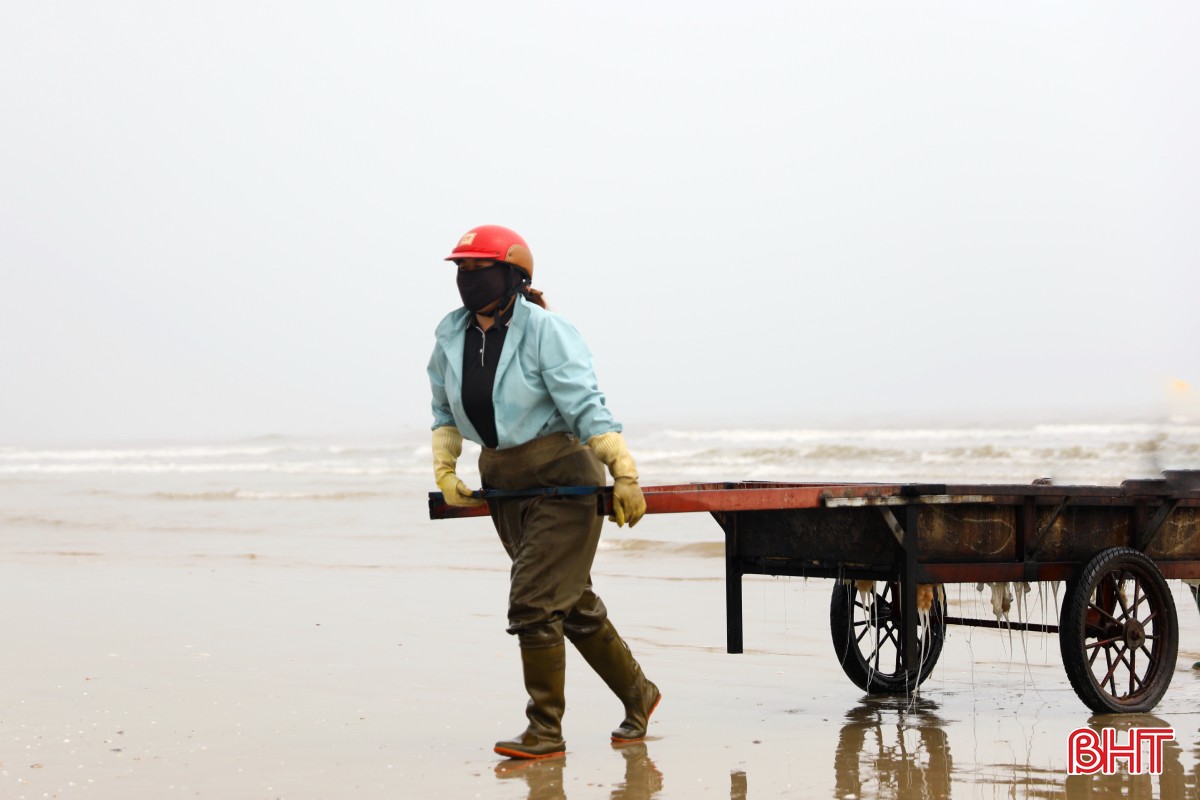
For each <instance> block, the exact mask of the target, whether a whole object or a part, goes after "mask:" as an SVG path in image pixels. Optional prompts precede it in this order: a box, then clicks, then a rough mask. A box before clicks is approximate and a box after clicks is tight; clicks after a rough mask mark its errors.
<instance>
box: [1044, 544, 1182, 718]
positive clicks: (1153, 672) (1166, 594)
mask: <svg viewBox="0 0 1200 800" xmlns="http://www.w3.org/2000/svg"><path fill="white" fill-rule="evenodd" d="M1114 572H1125V573H1129V574H1130V575H1131V576H1133V577H1135V578H1137V579H1138V581H1139V583H1140V584H1141V585H1142V587H1143V588H1144V589H1145V590H1146V591H1144V592H1143V594H1144V595H1145V596H1146V597H1147V598H1149V599H1150V600H1151V601H1152V602H1151V604H1150V605H1149V608H1150V610H1151V613H1153V611H1154V609H1155V608H1158V610H1159V611H1160V612H1161V613H1163V614H1164V616H1165V620H1164V621H1163V625H1162V628H1163V629H1162V630H1161V631H1160V630H1159V626H1158V625H1157V624H1156V625H1155V627H1154V633H1155V635H1157V636H1159V638H1158V639H1156V640H1153V642H1152V647H1151V652H1152V653H1155V656H1156V658H1157V662H1156V663H1155V665H1154V666H1152V667H1151V668H1150V670H1149V671H1147V673H1146V681H1145V684H1144V686H1143V688H1141V689H1139V690H1138V691H1137V692H1135V693H1133V694H1130V695H1125V696H1124V697H1118V696H1116V695H1114V694H1113V693H1111V692H1109V691H1107V690H1106V689H1105V688H1104V687H1103V686H1101V685H1100V681H1099V680H1098V679H1097V678H1096V676H1095V675H1094V674H1093V672H1092V668H1091V665H1089V664H1088V653H1087V646H1086V639H1085V628H1084V624H1085V621H1086V618H1087V611H1088V608H1089V607H1090V606H1091V600H1092V595H1093V593H1094V592H1095V590H1096V587H1097V586H1098V585H1099V584H1100V582H1101V581H1102V580H1104V579H1105V578H1107V577H1108V576H1110V575H1111V574H1112V573H1114ZM1159 607H1161V608H1159ZM1114 610H1116V609H1115V608H1114ZM1123 616H1124V615H1123ZM1134 617H1135V619H1136V618H1137V614H1136V609H1135V614H1134ZM1091 638H1093V639H1095V638H1097V637H1096V636H1092V637H1091ZM1058 644H1059V650H1060V651H1061V652H1062V659H1063V667H1064V669H1065V670H1066V672H1067V679H1068V680H1070V681H1071V688H1073V689H1074V690H1075V694H1077V695H1078V696H1079V699H1080V700H1082V701H1083V703H1084V705H1086V706H1087V707H1088V708H1090V709H1091V710H1092V711H1094V712H1096V713H1097V714H1126V713H1143V712H1147V711H1150V710H1151V709H1152V708H1154V707H1155V706H1156V705H1158V702H1159V701H1160V700H1161V699H1162V697H1163V695H1164V694H1166V691H1167V687H1169V686H1170V685H1171V677H1172V676H1173V674H1174V672H1175V661H1176V658H1177V657H1178V652H1179V618H1178V616H1177V615H1176V613H1175V600H1174V598H1172V596H1171V589H1170V587H1169V586H1168V585H1167V581H1166V579H1165V578H1163V576H1162V573H1161V572H1159V571H1158V567H1156V566H1155V565H1154V562H1153V561H1151V560H1150V559H1149V558H1148V557H1147V556H1146V555H1145V554H1143V553H1141V552H1139V551H1137V550H1134V549H1133V548H1131V547H1111V548H1109V549H1108V550H1103V551H1101V552H1100V553H1098V554H1097V555H1096V556H1095V557H1093V558H1092V560H1091V561H1089V562H1088V563H1087V566H1085V567H1084V568H1083V571H1082V572H1081V573H1079V575H1078V577H1077V579H1073V580H1072V581H1071V584H1070V585H1069V590H1068V592H1067V596H1066V597H1065V598H1064V599H1063V608H1062V615H1061V617H1060V619H1059V632H1058ZM1096 657H1097V659H1098V658H1099V654H1098V653H1097V656H1096ZM1135 663H1136V659H1135ZM1123 682H1124V681H1122V683H1123Z"/></svg>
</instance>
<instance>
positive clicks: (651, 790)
mask: <svg viewBox="0 0 1200 800" xmlns="http://www.w3.org/2000/svg"><path fill="white" fill-rule="evenodd" d="M613 750H615V751H616V752H618V753H620V754H621V756H622V758H623V759H624V761H625V775H624V777H623V779H622V780H620V781H618V782H616V783H615V784H614V785H613V789H612V792H611V793H610V794H609V798H610V800H649V798H651V797H654V796H655V795H656V794H658V793H659V792H660V791H661V790H662V788H663V776H662V773H661V772H659V770H658V767H657V766H655V764H654V761H653V760H652V759H651V758H650V754H649V752H647V750H646V744H645V742H633V743H630V744H622V745H617V744H614V745H613ZM566 765H567V757H566V756H563V757H562V758H549V759H545V760H542V761H502V762H500V763H499V764H497V765H496V777H497V778H499V779H500V780H513V779H519V780H523V781H525V784H526V786H527V787H528V790H529V795H528V800H566V797H567V795H566V790H565V789H564V787H563V769H564V768H565V767H566ZM742 797H743V798H744V797H745V792H743V793H742Z"/></svg>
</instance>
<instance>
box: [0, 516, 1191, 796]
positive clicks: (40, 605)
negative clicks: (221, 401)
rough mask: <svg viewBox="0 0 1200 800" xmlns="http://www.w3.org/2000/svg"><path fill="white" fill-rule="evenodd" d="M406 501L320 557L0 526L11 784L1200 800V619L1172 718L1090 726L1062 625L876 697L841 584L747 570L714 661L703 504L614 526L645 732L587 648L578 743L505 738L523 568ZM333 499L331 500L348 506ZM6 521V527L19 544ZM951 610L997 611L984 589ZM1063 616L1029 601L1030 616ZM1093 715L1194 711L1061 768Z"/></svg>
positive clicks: (296, 550) (570, 719)
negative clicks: (1165, 733) (614, 734)
mask: <svg viewBox="0 0 1200 800" xmlns="http://www.w3.org/2000/svg"><path fill="white" fill-rule="evenodd" d="M381 512H382V513H381V515H380V516H381V518H382V517H390V516H391V515H392V514H394V513H401V515H402V518H404V519H407V520H411V524H408V525H407V527H406V529H405V531H404V532H403V533H402V534H399V535H398V534H395V533H393V532H391V531H389V530H386V529H384V528H375V527H372V526H360V527H359V528H358V530H366V529H367V528H370V530H371V531H372V532H371V533H361V535H356V536H354V537H350V538H348V539H346V540H343V541H336V540H335V541H333V542H329V543H326V546H323V547H321V546H317V545H316V544H314V543H312V542H310V541H309V540H307V539H305V538H304V537H302V536H301V537H300V538H295V537H290V536H288V535H286V534H285V533H283V532H278V531H276V532H267V533H265V534H258V535H251V534H249V533H246V534H242V535H235V534H230V535H229V536H227V537H223V538H222V537H210V539H209V540H208V541H207V543H206V545H205V547H204V548H203V551H202V552H200V548H198V547H197V545H196V541H195V539H194V537H171V536H168V535H153V536H152V535H135V534H132V533H131V534H130V535H128V536H114V535H112V532H111V531H89V530H88V529H86V528H79V527H73V526H71V525H69V524H61V525H58V526H49V525H43V526H39V527H36V528H33V527H31V528H28V529H26V528H20V529H18V530H15V531H10V532H9V533H6V535H5V537H4V539H3V540H2V542H0V607H2V608H3V609H4V624H3V631H4V647H3V650H2V654H0V797H2V798H16V799H22V798H43V797H55V798H75V797H89V798H130V797H134V798H143V797H145V798H169V797H206V798H207V797H211V798H344V797H363V798H397V797H402V798H427V797H437V798H442V797H445V798H474V797H478V798H507V799H510V800H516V799H517V798H521V799H524V798H539V799H541V798H574V799H575V800H580V799H581V798H649V797H662V798H697V797H711V798H726V797H728V798H747V797H749V798H759V797H812V796H815V797H837V798H873V797H905V798H907V797H916V798H926V797H928V798H935V797H954V798H960V797H970V798H974V797H980V798H992V797H1070V798H1076V797H1079V798H1082V797H1085V796H1090V795H1091V794H1092V793H1094V792H1096V791H1113V792H1123V793H1124V796H1130V797H1172V798H1174V797H1197V796H1200V792H1198V789H1197V786H1198V775H1197V759H1198V755H1200V754H1198V744H1197V742H1198V738H1200V737H1198V734H1197V731H1198V729H1200V672H1194V671H1193V670H1192V669H1191V664H1192V662H1193V661H1195V660H1198V659H1200V615H1198V614H1197V612H1196V610H1195V606H1194V604H1193V603H1192V601H1191V599H1190V597H1189V596H1188V595H1187V593H1186V591H1184V589H1183V587H1181V586H1180V585H1179V584H1178V583H1176V584H1174V589H1175V594H1176V602H1177V604H1178V606H1179V610H1180V622H1181V646H1180V656H1179V662H1178V666H1177V669H1176V674H1175V678H1174V681H1173V683H1172V686H1171V688H1170V690H1169V691H1168V693H1167V695H1166V698H1165V700H1164V701H1163V703H1162V704H1161V705H1160V706H1159V708H1158V709H1157V710H1156V712H1155V714H1154V715H1153V716H1148V715H1137V716H1129V717H1121V718H1113V717H1109V718H1105V719H1103V720H1100V719H1099V718H1095V719H1093V718H1091V716H1090V713H1089V712H1088V710H1087V709H1086V708H1085V707H1084V706H1083V705H1082V703H1081V702H1080V701H1079V700H1078V699H1077V698H1076V696H1075V694H1074V693H1073V692H1072V690H1071V688H1070V686H1069V684H1068V682H1067V679H1066V676H1065V674H1064V672H1063V669H1062V665H1061V661H1060V656H1059V654H1058V644H1057V640H1056V639H1055V638H1053V637H1050V636H1044V635H1038V634H1027V635H1026V636H1024V637H1022V636H1021V635H1019V634H1016V633H1014V634H1012V636H1011V640H1010V637H1009V635H1008V634H1007V633H1002V632H996V631H988V630H974V629H965V628H954V627H952V628H950V630H949V633H948V638H947V641H946V646H945V649H944V651H943V654H942V656H941V659H940V661H939V663H938V665H937V668H936V669H935V671H934V674H933V675H932V676H931V677H930V679H929V680H928V681H927V682H926V683H925V685H924V686H923V687H922V690H921V692H920V693H919V696H917V697H916V698H890V699H878V698H868V697H866V696H864V695H863V693H862V692H861V691H860V690H858V689H857V688H856V687H855V686H854V685H853V684H851V683H850V681H849V680H848V679H847V678H846V677H845V676H844V675H843V673H842V671H841V669H840V667H839V666H838V664H837V662H836V660H835V658H834V655H833V649H832V646H831V644H830V634H829V618H828V604H829V595H830V591H831V589H832V583H831V582H830V581H824V580H810V581H804V580H802V579H773V578H747V579H745V581H744V598H745V625H746V628H745V641H746V652H745V653H744V654H742V655H729V654H726V653H725V651H724V642H725V617H724V583H723V561H722V560H721V559H720V557H719V556H718V555H716V554H717V553H719V551H720V549H719V547H718V546H717V544H716V543H717V542H718V541H719V540H720V531H719V529H718V528H717V527H716V525H715V523H713V522H712V521H711V520H710V519H707V518H705V517H703V516H699V515H697V516H694V517H691V518H686V519H685V518H683V517H671V518H667V517H656V518H648V519H647V521H646V522H645V523H643V525H641V526H639V527H638V528H637V530H636V532H633V533H631V532H629V531H628V530H624V531H618V530H617V529H616V528H615V527H613V526H606V533H605V536H606V543H605V546H604V549H602V551H601V553H600V555H599V557H598V559H597V563H596V568H595V573H594V578H595V582H596V585H597V588H598V590H599V592H600V593H601V595H602V596H603V597H604V598H605V600H606V602H607V603H608V605H609V608H610V612H611V616H612V619H613V620H614V622H615V624H616V625H617V627H618V628H619V629H620V630H621V631H622V632H623V633H624V634H625V635H626V637H627V639H628V640H629V642H630V644H631V646H632V647H633V648H634V650H635V652H636V654H637V655H638V657H639V659H640V660H641V661H642V664H643V666H644V667H645V670H646V672H647V674H648V675H649V676H650V677H651V678H652V679H654V680H655V681H656V682H657V683H658V684H659V685H660V686H661V688H662V690H663V692H664V700H663V703H662V705H661V707H660V708H659V710H658V712H657V713H656V715H655V717H654V719H653V721H652V724H651V728H650V732H651V735H650V736H649V738H648V739H647V740H646V741H645V742H644V743H642V744H636V745H626V746H622V747H615V746H612V745H611V744H610V743H609V741H608V731H609V730H610V729H611V728H612V727H613V726H615V724H616V723H617V722H618V721H619V720H620V717H621V710H620V707H619V706H618V704H617V703H616V701H615V700H614V699H613V698H612V696H611V695H610V694H609V693H608V690H607V689H606V688H605V687H604V686H603V685H602V684H601V683H600V681H599V679H597V678H596V677H595V676H594V675H592V674H591V673H590V672H589V671H587V669H586V667H585V666H584V665H583V664H582V661H581V659H579V658H572V657H571V654H569V656H568V658H569V663H568V675H567V687H568V688H567V691H568V710H567V715H566V718H565V720H564V726H565V731H564V733H565V738H566V740H567V744H568V750H569V752H568V754H567V756H566V757H565V758H562V759H556V760H553V761H551V762H540V763H535V764H519V763H514V762H508V761H503V760H501V759H499V758H498V757H497V756H495V755H494V754H493V753H492V752H491V746H492V743H493V742H494V741H495V740H496V739H498V738H503V737H506V736H509V735H511V734H513V733H515V732H517V731H518V730H520V729H521V728H522V727H523V724H524V719H523V715H522V710H523V705H524V698H523V694H522V690H521V683H520V676H519V661H518V656H517V649H516V642H515V640H513V639H512V637H509V636H508V635H506V634H505V633H504V631H503V628H504V624H505V623H504V619H503V610H504V597H505V593H506V584H507V567H506V564H505V563H504V556H503V554H502V552H501V551H500V549H499V546H498V544H496V543H495V542H494V540H493V538H492V537H493V535H492V534H491V532H490V529H489V528H488V526H487V523H486V521H483V520H463V521H454V522H442V523H430V522H428V521H422V520H421V519H420V514H419V512H420V506H419V503H418V502H417V501H415V500H414V501H412V502H411V503H410V504H407V505H405V507H404V508H403V509H398V508H394V507H389V508H386V509H381ZM339 513H340V512H339ZM9 534H11V535H9ZM948 592H949V598H950V601H951V603H952V604H954V605H955V606H958V607H957V608H955V607H952V612H955V611H957V612H966V613H969V614H975V615H980V616H987V615H989V614H990V607H988V606H987V604H986V601H985V599H984V595H978V594H976V592H975V590H974V587H973V586H962V587H957V586H955V587H950V588H949V590H948ZM1042 613H1043V612H1041V611H1040V610H1038V607H1037V606H1036V605H1035V606H1034V610H1033V611H1032V612H1031V616H1032V617H1033V618H1034V619H1035V620H1036V619H1039V618H1040V615H1041V614H1042ZM1088 724H1093V725H1101V724H1106V725H1118V726H1125V727H1129V726H1147V725H1163V724H1165V725H1168V726H1171V727H1174V729H1175V731H1176V736H1177V739H1178V741H1177V742H1175V743H1172V744H1170V745H1169V746H1168V749H1167V753H1166V770H1165V772H1164V774H1163V775H1162V776H1161V777H1159V776H1155V777H1151V776H1129V775H1127V774H1124V773H1121V774H1118V775H1115V776H1110V777H1092V778H1082V777H1081V778H1071V779H1070V780H1068V778H1067V775H1066V766H1067V765H1066V740H1067V734H1068V733H1069V731H1071V730H1072V729H1074V728H1076V727H1079V726H1084V725H1088Z"/></svg>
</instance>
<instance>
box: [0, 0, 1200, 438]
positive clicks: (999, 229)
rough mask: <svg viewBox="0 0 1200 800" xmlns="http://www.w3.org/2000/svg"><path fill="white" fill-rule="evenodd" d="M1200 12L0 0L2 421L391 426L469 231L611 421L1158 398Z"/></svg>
mask: <svg viewBox="0 0 1200 800" xmlns="http://www.w3.org/2000/svg"><path fill="white" fill-rule="evenodd" d="M1197 41H1200V5H1197V4H1195V3H1191V2H1157V3H1153V4H1140V3H1139V4H1132V3H1114V2H1096V0H1087V2H1062V3H963V2H950V3H936V2H924V3H920V4H911V3H909V4H893V3H888V4H871V3H854V4H850V3H840V2H839V3H832V2H831V3H795V2H787V3H750V2H742V3H711V2H686V3H685V2H656V3H648V2H637V3H633V2H610V3H582V2H578V3H576V2H538V3H528V2H505V3H492V2H486V3H485V2H470V3H462V2H445V1H444V0H443V1H439V2H404V3H383V2H380V3H338V4H334V3H315V2H313V3H298V2H287V3H284V2H278V3H257V2H245V0H239V2H213V3H182V2H176V3H162V2H133V3H131V2H105V3H86V2H75V3H62V2H41V1H39V2H32V1H30V2H9V3H4V4H3V5H2V6H0V107H2V108H3V124H2V125H0V368H2V370H3V376H4V377H3V384H2V387H0V445H4V444H14V443H22V442H27V441H28V442H32V441H52V440H53V441H59V440H62V441H72V440H85V439H87V440H94V439H105V438H131V437H145V438H154V437H171V438H179V437H208V436H243V435H245V436H249V435H259V434H270V433H281V434H315V433H342V432H363V433H382V434H387V433H390V432H396V431H401V430H406V429H411V428H419V427H426V426H427V425H428V422H429V411H428V402H429V401H428V384H427V381H426V377H425V364H426V361H427V359H428V356H429V352H430V348H431V346H432V342H433V339H432V331H433V328H434V326H435V325H436V323H437V322H438V320H439V319H440V318H441V317H442V316H443V315H444V314H445V313H446V312H447V311H449V310H451V309H452V308H454V307H455V306H457V305H458V304H459V302H458V296H457V292H456V289H455V284H454V276H453V267H452V266H450V265H448V264H446V263H444V262H443V261H442V258H443V257H444V256H445V255H447V253H448V252H449V250H450V248H451V247H453V245H454V244H455V242H456V241H457V239H458V237H459V236H460V235H461V234H462V233H463V232H465V231H466V230H467V229H469V228H471V227H473V226H475V225H479V224H483V223H498V224H502V225H507V226H509V227H512V228H514V229H516V230H517V231H519V232H520V233H521V234H522V235H523V236H524V237H525V238H526V240H527V241H528V242H529V244H530V246H531V249H532V251H533V254H534V258H535V261H536V272H535V281H534V283H535V285H536V286H538V287H540V288H541V289H542V290H543V291H545V293H546V298H547V299H548V300H549V301H550V303H551V305H552V307H553V308H554V309H555V310H557V311H558V312H560V313H562V314H564V315H565V316H567V317H568V318H569V319H570V320H571V321H572V322H574V323H575V325H576V326H577V327H578V328H579V329H580V330H581V331H582V332H583V334H584V336H585V338H586V339H587V341H588V343H589V344H590V346H591V348H592V350H593V351H594V353H595V356H596V363H597V371H598V375H599V378H600V382H601V386H602V388H604V390H605V391H606V393H607V394H608V397H609V404H610V406H611V407H612V408H613V409H614V411H615V412H616V414H617V416H618V418H620V419H622V420H624V421H625V422H626V424H627V427H628V426H630V425H657V424H663V423H669V424H673V425H678V424H683V423H687V424H705V423H708V424H720V425H727V424H728V425H732V424H739V425H756V426H765V425H774V424H788V425H804V424H820V423H822V422H824V421H828V420H833V419H841V420H854V419H863V420H866V419H870V420H873V421H874V422H888V421H896V422H897V423H899V422H900V421H902V420H905V419H909V418H923V419H934V420H936V419H939V418H943V419H952V418H954V419H958V418H977V419H984V418H988V419H991V418H996V417H999V416H1005V415H1010V416H1026V417H1029V416H1033V417H1037V416H1039V415H1040V416H1053V417H1054V418H1055V419H1063V418H1066V419H1080V420H1093V419H1099V418H1108V417H1114V416H1122V415H1126V416H1128V415H1134V416H1143V417H1144V416H1153V415H1156V414H1161V413H1164V408H1165V405H1166V403H1167V399H1168V397H1169V395H1170V392H1171V387H1172V386H1174V387H1175V392H1176V394H1177V395H1178V394H1179V392H1180V391H1183V392H1184V393H1186V392H1187V391H1188V390H1187V389H1186V387H1187V386H1188V385H1190V386H1192V387H1196V388H1200V355H1198V350H1197V341H1198V340H1200V321H1198V320H1200V313H1198V310H1197V306H1198V299H1200V263H1198V262H1200V256H1198V254H1200V147H1197V144H1196V143H1197V142H1200V91H1197V88H1196V87H1197V79H1198V78H1200V48H1198V47H1197V46H1196V42H1197ZM1181 381H1182V382H1184V383H1179V382H1181ZM1172 382H1175V383H1172ZM1181 387H1183V388H1182V389H1181ZM1196 388H1193V389H1192V390H1191V391H1193V392H1194V391H1196Z"/></svg>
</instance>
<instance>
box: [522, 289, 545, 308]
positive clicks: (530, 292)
mask: <svg viewBox="0 0 1200 800" xmlns="http://www.w3.org/2000/svg"><path fill="white" fill-rule="evenodd" d="M521 294H523V295H525V299H526V300H528V301H529V302H531V303H533V304H534V305H538V306H541V307H542V308H544V309H546V310H547V311H549V310H550V307H549V306H547V305H546V301H545V300H544V299H542V293H541V292H539V291H538V290H537V289H535V288H533V287H532V286H522V287H521Z"/></svg>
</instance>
